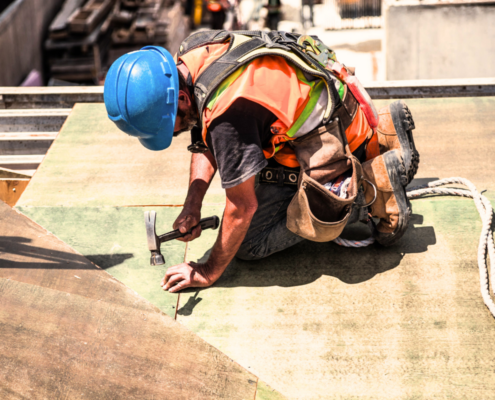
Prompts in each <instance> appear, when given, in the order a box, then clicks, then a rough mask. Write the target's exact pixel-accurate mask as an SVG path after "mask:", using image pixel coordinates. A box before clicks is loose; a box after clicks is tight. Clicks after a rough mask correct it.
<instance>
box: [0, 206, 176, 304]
mask: <svg viewBox="0 0 495 400" xmlns="http://www.w3.org/2000/svg"><path fill="white" fill-rule="evenodd" d="M129 255H130V254H128V255H125V254H124V255H123V256H119V255H115V254H108V255H99V257H100V259H101V260H104V261H105V262H106V264H105V265H115V264H116V265H118V264H120V263H121V262H122V260H123V259H124V258H125V257H128V256H129ZM102 265H103V263H102ZM0 277H1V278H5V279H11V280H15V281H18V282H24V283H29V284H32V285H36V286H40V287H43V288H50V289H54V290H59V291H63V292H67V293H71V294H77V295H80V296H84V297H87V298H90V299H94V300H105V301H107V302H109V303H116V304H119V305H124V306H126V307H135V308H139V309H144V310H149V309H157V308H156V306H153V305H151V303H148V302H146V301H144V299H143V298H141V297H139V296H135V292H134V291H132V290H131V289H129V288H127V287H126V286H125V285H123V284H122V283H121V282H119V281H118V280H116V279H114V278H113V277H112V276H111V275H110V274H108V273H107V272H105V271H104V270H103V269H101V268H98V267H97V266H96V265H95V264H93V263H92V262H91V261H89V260H88V259H87V258H85V257H83V256H82V255H81V254H80V253H78V252H76V251H75V250H73V249H72V248H71V247H70V246H68V245H67V244H65V243H64V242H62V241H61V240H60V239H59V238H57V237H56V236H54V235H53V234H52V233H51V232H49V231H47V230H46V229H45V228H43V227H41V226H39V225H38V224H36V223H35V222H33V221H32V220H30V219H29V218H26V217H25V216H24V215H21V214H20V213H19V212H17V211H16V210H13V209H11V208H10V207H9V206H8V205H6V204H5V203H3V202H0ZM174 300H175V299H174Z"/></svg>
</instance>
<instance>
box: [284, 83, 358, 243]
mask: <svg viewBox="0 0 495 400" xmlns="http://www.w3.org/2000/svg"><path fill="white" fill-rule="evenodd" d="M345 98H348V99H350V100H348V101H347V103H346V101H345ZM345 98H344V102H343V103H342V104H341V106H340V107H338V108H337V109H336V110H335V113H334V115H333V119H332V120H331V121H330V122H329V123H328V124H326V125H325V126H321V127H319V128H317V129H315V130H313V131H312V132H310V133H308V134H307V135H304V136H301V137H299V138H297V139H296V140H291V141H290V142H288V143H289V145H290V146H291V147H292V148H293V149H294V152H295V154H296V157H297V160H298V161H299V164H300V165H301V172H300V174H299V180H298V189H297V192H296V194H295V195H294V197H293V199H292V201H291V203H290V205H289V207H288V209H287V228H288V229H289V230H290V231H292V232H294V233H295V234H297V235H299V236H301V237H303V238H305V239H308V240H312V241H314V242H328V241H331V240H334V239H336V238H337V237H338V236H340V234H341V233H342V231H343V229H344V227H345V226H346V224H347V222H348V220H349V217H350V215H351V212H352V206H353V204H354V202H355V200H356V198H357V195H358V191H359V188H360V186H361V182H362V180H363V171H362V167H361V164H360V162H359V160H358V159H357V158H356V157H354V156H353V155H352V153H351V151H350V149H349V144H348V143H347V137H346V134H345V131H346V129H347V127H348V126H349V124H350V123H351V122H352V118H351V117H353V116H355V115H356V112H357V102H356V101H355V99H354V96H352V94H351V93H350V92H347V93H346V97H345ZM352 99H354V102H355V107H351V106H352V105H353V101H352ZM346 104H347V107H346ZM342 118H343V119H344V120H342ZM349 171H350V172H351V174H350V177H351V180H350V183H349V186H348V189H347V196H346V197H345V198H342V197H340V196H337V195H335V194H334V193H332V192H331V191H330V190H328V189H327V188H326V187H325V186H324V185H325V184H326V183H328V182H333V181H334V180H335V179H337V178H338V177H340V176H341V175H342V174H344V173H346V174H349Z"/></svg>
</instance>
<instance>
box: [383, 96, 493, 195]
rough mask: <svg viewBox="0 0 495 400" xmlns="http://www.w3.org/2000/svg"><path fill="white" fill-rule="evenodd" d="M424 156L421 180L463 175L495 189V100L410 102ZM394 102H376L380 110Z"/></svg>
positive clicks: (417, 138)
mask: <svg viewBox="0 0 495 400" xmlns="http://www.w3.org/2000/svg"><path fill="white" fill-rule="evenodd" d="M404 101H405V102H406V103H407V105H408V106H409V108H410V109H411V112H412V115H413V117H414V122H415V123H416V130H415V131H414V137H415V140H416V145H417V148H418V150H419V153H420V156H421V162H420V166H419V171H418V174H417V175H416V177H417V178H449V177H451V176H460V177H463V178H466V179H469V180H470V181H472V182H473V183H474V184H475V185H476V186H477V187H478V188H479V189H480V190H481V189H488V190H495V179H494V178H493V176H494V173H495V157H494V155H493V154H494V151H495V112H494V110H495V97H474V98H462V97H460V98H444V99H407V100H404ZM390 102H391V101H390V100H379V101H375V105H376V107H377V108H381V107H383V106H385V105H387V104H389V103H390Z"/></svg>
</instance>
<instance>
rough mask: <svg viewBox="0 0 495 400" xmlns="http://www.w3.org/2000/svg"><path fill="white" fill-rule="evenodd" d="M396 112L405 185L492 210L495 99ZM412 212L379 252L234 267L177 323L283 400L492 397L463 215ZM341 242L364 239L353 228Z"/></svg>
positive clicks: (296, 252) (494, 378) (467, 219)
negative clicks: (410, 146) (431, 187)
mask: <svg viewBox="0 0 495 400" xmlns="http://www.w3.org/2000/svg"><path fill="white" fill-rule="evenodd" d="M386 103H388V102H379V103H378V107H380V106H382V105H384V104H386ZM407 103H408V104H409V105H410V108H411V110H412V113H413V115H414V117H415V121H416V127H417V129H416V131H415V137H416V144H417V147H418V149H419V151H420V154H421V163H420V166H419V172H418V175H417V178H418V179H417V180H416V182H420V181H421V180H423V181H424V180H427V179H428V180H431V179H432V178H437V177H439V178H444V177H450V176H462V177H466V178H468V179H470V180H472V181H473V182H474V183H475V184H476V185H477V186H478V189H480V190H481V189H488V192H487V193H486V195H487V196H488V197H489V199H490V200H491V201H492V202H494V200H495V180H494V179H493V177H494V176H495V157H493V154H494V152H495V141H494V138H495V128H494V127H495V114H494V113H493V107H494V106H495V99H494V98H476V99H436V100H433V99H431V100H430V99H429V100H408V101H407ZM414 184H415V183H414V182H413V183H412V185H414ZM494 204H495V203H494ZM412 208H413V216H412V220H411V223H410V226H409V229H408V231H407V232H406V234H405V236H404V238H403V239H402V240H401V241H400V242H399V243H398V244H397V245H396V246H393V247H390V248H383V247H380V246H371V247H369V248H363V249H352V248H342V247H339V246H337V245H335V244H333V243H312V242H308V241H305V242H302V243H300V244H298V245H296V246H294V247H292V248H290V249H288V250H286V251H284V252H281V253H277V254H274V255H272V256H270V257H268V258H266V259H264V260H260V261H250V262H248V261H241V260H235V261H233V262H232V264H231V265H230V266H229V267H228V269H227V270H226V272H225V274H224V276H222V277H221V278H220V280H219V281H218V282H217V283H216V285H215V286H214V287H212V288H208V289H202V290H199V291H198V290H191V292H190V293H182V294H181V295H180V307H179V310H178V316H177V319H178V320H179V321H180V322H181V323H183V324H184V325H186V326H187V327H189V328H190V329H191V330H192V331H194V332H196V333H197V334H198V335H200V336H201V337H202V338H204V339H205V340H207V341H208V342H209V343H211V344H213V345H214V346H215V347H216V348H218V349H220V350H221V351H223V352H225V353H226V354H227V355H229V356H230V357H232V358H233V359H234V360H236V361H237V362H239V363H240V364H241V365H242V366H244V367H245V368H247V369H249V370H251V371H255V373H256V375H257V376H258V377H259V378H260V379H261V380H263V381H264V382H267V383H268V384H269V385H270V386H272V387H273V388H275V389H277V390H279V391H280V392H281V393H283V394H284V395H285V396H287V397H288V398H290V399H311V400H313V399H329V398H332V399H333V398H336V399H351V398H363V399H393V400H396V399H411V398H424V399H433V398H455V399H461V398H466V399H474V398H479V399H482V398H483V399H484V398H487V399H494V398H495V322H494V319H493V317H492V316H491V315H490V313H489V311H488V310H487V309H486V307H485V305H484V304H483V300H482V298H481V294H480V289H479V272H478V267H477V246H478V240H479V235H480V233H481V221H480V218H479V215H478V213H477V212H476V209H475V206H474V203H473V201H472V200H469V199H459V198H456V199H453V198H450V199H448V198H440V199H425V200H415V201H413V202H412ZM221 211H222V210H221V208H220V207H218V208H214V207H203V210H202V213H203V214H204V215H206V214H208V215H210V214H214V213H221ZM345 235H346V236H345V237H347V238H356V239H362V238H365V237H367V236H369V231H368V229H367V227H366V226H365V225H362V224H359V225H356V226H352V227H348V228H346V231H345ZM215 238H216V232H204V233H203V234H202V236H201V240H196V241H193V242H191V243H190V244H189V246H188V249H187V257H188V259H189V260H192V261H198V260H201V261H205V260H206V259H207V257H208V254H209V250H210V248H211V246H212V245H213V243H214V241H215Z"/></svg>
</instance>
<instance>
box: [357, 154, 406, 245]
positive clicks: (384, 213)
mask: <svg viewBox="0 0 495 400" xmlns="http://www.w3.org/2000/svg"><path fill="white" fill-rule="evenodd" d="M363 173H364V178H365V180H364V181H363V187H364V195H365V199H366V203H368V204H369V203H371V205H370V206H369V208H368V210H369V213H370V214H371V216H373V217H376V218H380V221H379V222H378V224H375V223H374V221H373V220H372V219H370V221H369V225H370V228H371V231H372V234H373V237H374V238H375V240H376V241H377V242H378V243H380V244H382V245H384V246H390V245H393V244H395V243H396V242H397V241H398V240H399V239H400V238H401V237H402V236H403V235H404V233H405V232H406V230H407V226H408V224H409V217H410V215H411V204H410V203H409V200H408V199H407V196H406V186H407V177H406V169H405V167H404V164H403V162H402V157H401V154H400V152H399V150H398V149H394V150H390V151H388V152H386V153H385V154H382V155H380V156H378V157H375V158H374V159H372V160H369V161H366V162H364V163H363ZM368 181H369V182H368Z"/></svg>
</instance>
